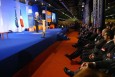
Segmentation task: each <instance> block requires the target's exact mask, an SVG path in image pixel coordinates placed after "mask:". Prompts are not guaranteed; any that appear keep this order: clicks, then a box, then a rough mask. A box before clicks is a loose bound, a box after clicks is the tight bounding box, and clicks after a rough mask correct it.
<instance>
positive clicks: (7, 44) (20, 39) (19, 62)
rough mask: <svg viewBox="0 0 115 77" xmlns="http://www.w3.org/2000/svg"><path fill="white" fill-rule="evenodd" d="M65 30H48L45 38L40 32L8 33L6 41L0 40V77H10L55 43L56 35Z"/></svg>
mask: <svg viewBox="0 0 115 77" xmlns="http://www.w3.org/2000/svg"><path fill="white" fill-rule="evenodd" d="M60 32H63V33H65V32H66V29H63V30H62V29H59V28H58V29H48V30H47V31H46V38H41V37H42V31H39V33H35V32H27V31H25V32H21V33H9V37H8V39H4V40H2V39H0V71H1V73H0V77H12V75H13V74H14V73H16V72H17V71H18V70H19V69H21V68H22V67H23V66H25V65H26V64H28V63H29V62H30V61H32V60H33V59H34V58H35V57H36V56H38V55H39V54H40V53H42V52H43V51H44V50H45V49H46V48H48V46H50V45H52V44H53V43H54V42H55V41H57V34H58V33H60Z"/></svg>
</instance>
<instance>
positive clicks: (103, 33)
mask: <svg viewBox="0 0 115 77" xmlns="http://www.w3.org/2000/svg"><path fill="white" fill-rule="evenodd" d="M107 31H108V29H107V28H105V29H103V30H102V36H104V35H105V32H107Z"/></svg>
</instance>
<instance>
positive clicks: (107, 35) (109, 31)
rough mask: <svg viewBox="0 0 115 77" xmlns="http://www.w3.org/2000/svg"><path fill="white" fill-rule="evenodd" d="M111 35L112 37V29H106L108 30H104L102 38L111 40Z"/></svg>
mask: <svg viewBox="0 0 115 77" xmlns="http://www.w3.org/2000/svg"><path fill="white" fill-rule="evenodd" d="M113 37H114V33H113V31H111V30H108V31H106V32H105V33H104V39H105V40H106V41H109V40H112V39H113Z"/></svg>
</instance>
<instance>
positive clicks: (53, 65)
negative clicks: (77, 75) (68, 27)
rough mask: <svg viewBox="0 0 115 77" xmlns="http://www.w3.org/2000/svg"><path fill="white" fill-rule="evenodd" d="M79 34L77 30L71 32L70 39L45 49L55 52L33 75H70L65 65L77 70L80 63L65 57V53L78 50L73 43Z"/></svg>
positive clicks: (61, 76) (37, 76)
mask: <svg viewBox="0 0 115 77" xmlns="http://www.w3.org/2000/svg"><path fill="white" fill-rule="evenodd" d="M77 35H78V33H77V32H71V33H70V34H68V36H69V38H70V40H65V41H58V42H56V43H55V44H54V45H52V46H50V47H49V48H48V49H47V50H45V51H53V53H51V54H50V55H49V57H48V58H47V59H46V60H45V61H44V62H43V63H42V65H41V66H40V67H39V68H38V69H37V70H36V71H35V72H34V74H33V75H32V77H68V76H67V75H66V74H65V73H64V71H63V69H64V67H65V66H66V67H68V68H70V69H72V70H76V69H77V68H78V67H79V65H76V64H75V65H72V64H71V61H70V60H68V59H67V58H66V57H65V54H66V53H72V52H73V51H75V50H76V49H75V48H73V47H72V44H74V43H75V41H77V38H76V36H77ZM57 44H58V45H57ZM78 59H79V58H78Z"/></svg>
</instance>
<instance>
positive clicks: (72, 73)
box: [64, 67, 74, 77]
mask: <svg viewBox="0 0 115 77" xmlns="http://www.w3.org/2000/svg"><path fill="white" fill-rule="evenodd" d="M64 72H65V73H66V74H67V75H69V76H70V77H73V76H74V72H73V71H71V70H69V69H68V68H66V67H65V68H64Z"/></svg>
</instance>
